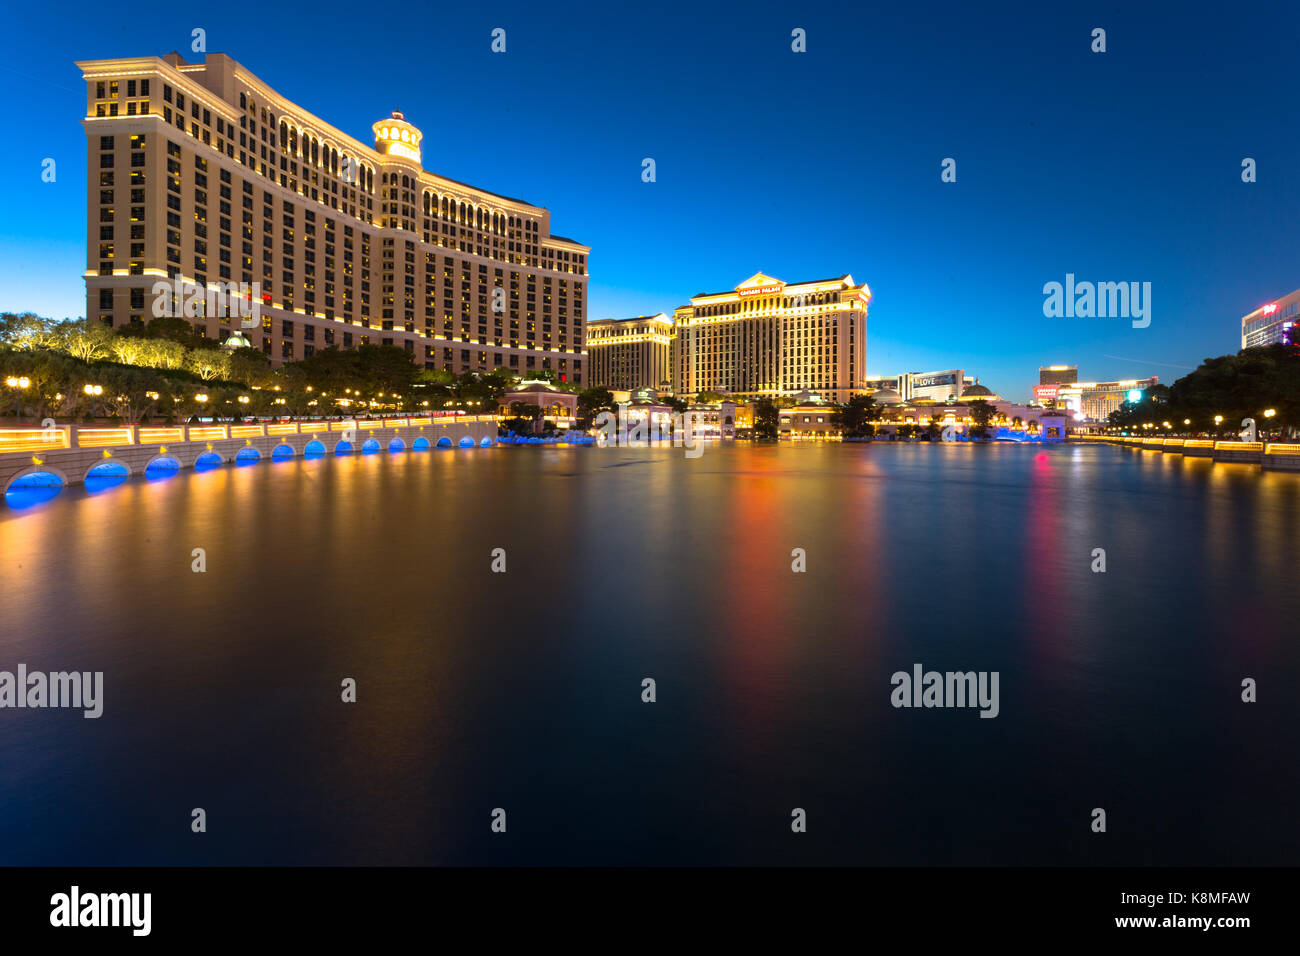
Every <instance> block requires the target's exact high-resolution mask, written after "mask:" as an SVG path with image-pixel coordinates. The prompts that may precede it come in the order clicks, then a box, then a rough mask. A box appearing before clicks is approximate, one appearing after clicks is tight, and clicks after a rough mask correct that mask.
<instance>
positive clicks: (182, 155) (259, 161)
mask: <svg viewBox="0 0 1300 956" xmlns="http://www.w3.org/2000/svg"><path fill="white" fill-rule="evenodd" d="M77 65H78V66H79V67H80V68H81V70H82V74H83V76H84V78H85V81H86V116H85V119H84V121H83V126H84V127H85V130H86V152H87V164H88V167H89V169H88V172H89V175H88V177H87V197H86V198H87V220H88V230H87V239H86V271H85V281H86V315H87V317H88V318H90V319H92V320H93V319H98V320H100V321H102V322H104V323H105V324H108V325H113V326H122V325H127V324H143V323H147V322H148V321H150V320H151V319H152V318H154V317H156V316H157V315H158V314H159V312H158V310H157V307H158V306H159V305H160V304H161V305H163V306H165V308H164V309H163V312H164V313H165V314H170V315H180V316H183V317H184V318H185V319H186V320H187V321H189V322H190V323H191V324H192V325H193V326H194V328H195V329H196V331H198V332H199V333H200V334H201V335H205V336H207V337H208V338H215V339H218V340H220V341H223V342H224V341H226V340H227V339H229V338H230V337H231V334H232V332H235V331H239V332H241V333H242V335H243V336H244V337H245V338H247V339H248V340H250V342H251V344H252V346H253V347H254V348H258V349H260V350H261V351H263V352H264V353H265V354H266V355H268V356H270V358H271V360H272V362H274V363H277V364H278V363H280V362H282V361H293V360H298V359H303V358H306V357H308V356H310V355H312V354H313V352H315V351H316V350H318V349H325V348H329V347H331V346H334V347H338V348H343V349H348V348H354V347H357V346H360V345H364V344H367V343H369V344H372V345H395V346H397V347H399V348H405V349H406V350H407V351H408V352H409V353H410V355H411V357H412V359H413V360H414V361H415V362H416V363H417V364H421V365H423V367H425V368H428V369H438V370H446V371H450V372H469V371H479V372H490V371H493V370H495V369H501V370H503V371H510V372H518V373H519V374H521V375H523V376H525V377H527V376H528V375H529V373H531V372H534V371H537V372H541V371H543V370H550V371H551V372H553V373H554V374H555V375H556V377H557V378H560V379H564V380H568V381H572V382H574V383H582V382H583V368H582V364H583V324H584V320H585V318H586V306H587V303H586V297H587V296H586V293H587V253H588V252H589V251H590V250H589V248H588V247H587V246H584V245H582V244H581V243H578V242H574V241H573V240H572V239H565V238H563V237H560V236H556V235H553V234H552V233H551V214H550V212H548V211H547V210H546V209H544V208H542V207H540V206H534V205H532V204H531V203H527V202H524V201H523V200H521V199H512V198H510V197H508V196H502V195H499V194H497V193H491V192H487V191H486V190H483V189H478V188H476V187H474V186H469V185H466V184H465V183H462V182H458V181H456V180H454V179H448V178H446V177H444V176H439V175H437V174H435V173H431V172H427V171H426V170H425V169H424V168H423V166H422V162H421V147H422V146H425V145H428V144H426V143H422V134H421V132H420V130H419V129H418V128H416V127H415V126H414V125H412V124H411V123H409V122H407V120H406V119H405V117H403V116H402V114H401V113H393V114H392V115H391V116H390V117H387V118H385V119H381V120H380V121H379V122H377V123H375V124H374V126H373V132H374V137H373V139H370V140H369V141H366V142H363V141H362V140H359V139H355V138H353V137H352V136H349V135H348V134H347V133H344V132H342V131H340V130H339V129H337V128H336V127H334V126H331V125H330V124H329V123H327V122H326V121H325V120H323V119H321V118H319V117H317V116H315V115H313V114H312V113H309V112H308V111H307V110H306V109H304V108H303V107H301V106H299V105H298V104H296V103H293V102H291V101H290V100H288V99H287V98H286V97H284V96H282V95H280V94H279V93H277V92H276V91H275V90H273V89H272V88H271V87H269V86H268V85H267V84H265V83H264V82H262V81H261V80H260V79H258V78H257V77H256V76H254V75H253V74H252V73H250V72H249V71H248V70H247V69H245V68H244V67H243V66H241V65H240V64H239V63H237V62H235V61H234V60H232V59H230V57H228V56H225V55H224V54H220V53H211V54H208V55H207V57H206V60H205V62H203V63H187V62H186V61H185V60H184V59H182V58H181V57H180V56H179V55H178V54H175V53H169V54H167V55H166V56H163V57H130V58H123V59H110V60H87V61H83V62H80V63H78V64H77ZM360 82H363V83H364V82H366V81H365V80H364V79H362V80H360ZM432 118H433V119H434V120H436V121H437V122H438V123H439V127H438V130H439V135H438V137H437V140H438V143H439V145H440V146H445V147H448V148H450V147H451V144H452V143H453V142H454V140H455V137H454V136H450V135H448V134H447V131H446V130H445V129H444V126H445V122H446V117H445V116H441V115H439V116H435V117H432ZM519 155H520V156H521V157H523V156H525V155H529V154H528V153H527V151H526V150H521V151H520V152H519ZM254 284H255V286H256V290H255V292H254ZM168 285H171V288H172V290H175V289H178V288H180V289H184V290H186V291H185V292H184V293H183V296H184V297H185V298H189V297H190V290H193V289H197V290H200V291H199V294H197V295H194V296H193V300H192V302H193V307H191V306H188V305H187V306H185V307H183V308H182V307H180V305H179V304H177V303H176V299H178V298H181V297H182V295H179V294H177V293H176V292H174V291H170V290H169V291H161V288H160V289H158V290H156V289H155V286H159V287H163V288H165V287H166V286H168ZM222 286H225V287H226V288H227V289H228V288H229V287H231V286H234V287H236V288H238V287H241V286H243V287H244V288H245V289H246V290H247V291H244V292H242V293H241V295H240V298H242V299H244V300H245V302H246V304H251V302H250V300H251V299H252V298H255V299H256V300H257V301H256V305H257V307H258V312H259V314H258V315H256V316H254V317H253V318H251V319H249V318H247V317H232V316H231V315H229V314H228V313H229V306H228V305H227V307H226V308H224V309H222V308H221V307H218V308H215V309H214V308H205V301H204V296H203V294H202V290H209V291H212V292H215V290H216V289H218V288H220V287H222ZM223 312H224V313H226V314H222V313H223Z"/></svg>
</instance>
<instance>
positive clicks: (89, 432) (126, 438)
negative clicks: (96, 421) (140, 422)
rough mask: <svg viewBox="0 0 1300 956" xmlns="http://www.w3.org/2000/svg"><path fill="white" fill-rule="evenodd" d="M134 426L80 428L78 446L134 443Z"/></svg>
mask: <svg viewBox="0 0 1300 956" xmlns="http://www.w3.org/2000/svg"><path fill="white" fill-rule="evenodd" d="M134 444H135V429H134V428H130V427H127V428H78V429H77V447H78V448H107V447H110V446H116V445H134Z"/></svg>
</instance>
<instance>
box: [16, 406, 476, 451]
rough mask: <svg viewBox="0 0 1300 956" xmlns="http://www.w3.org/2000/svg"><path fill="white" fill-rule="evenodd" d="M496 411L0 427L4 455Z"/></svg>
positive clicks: (428, 422) (471, 418)
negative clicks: (204, 422)
mask: <svg viewBox="0 0 1300 956" xmlns="http://www.w3.org/2000/svg"><path fill="white" fill-rule="evenodd" d="M495 421H496V416H495V415H426V416H423V417H420V418H384V419H370V420H366V419H360V420H358V419H342V420H326V419H322V420H319V421H299V422H266V423H260V424H244V425H236V424H211V425H139V426H137V425H121V426H112V427H101V426H80V425H57V426H53V427H50V428H0V455H4V454H8V453H28V454H30V453H32V452H43V451H59V450H63V449H72V448H120V447H123V446H127V445H168V444H178V443H183V442H211V441H224V440H227V439H236V438H242V439H252V438H262V437H270V436H282V435H299V434H304V435H305V434H312V433H314V432H318V431H320V432H345V431H348V430H357V431H362V432H375V431H380V430H383V429H399V428H423V427H424V426H446V425H469V424H474V423H483V422H493V423H494V422H495Z"/></svg>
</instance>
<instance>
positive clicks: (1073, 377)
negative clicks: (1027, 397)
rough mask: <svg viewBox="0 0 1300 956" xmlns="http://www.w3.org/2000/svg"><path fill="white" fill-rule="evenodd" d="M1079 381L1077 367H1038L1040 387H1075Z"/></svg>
mask: <svg viewBox="0 0 1300 956" xmlns="http://www.w3.org/2000/svg"><path fill="white" fill-rule="evenodd" d="M1078 380H1079V366H1077V365H1040V366H1039V367H1038V384H1039V385H1073V384H1074V383H1075V382H1077V381H1078Z"/></svg>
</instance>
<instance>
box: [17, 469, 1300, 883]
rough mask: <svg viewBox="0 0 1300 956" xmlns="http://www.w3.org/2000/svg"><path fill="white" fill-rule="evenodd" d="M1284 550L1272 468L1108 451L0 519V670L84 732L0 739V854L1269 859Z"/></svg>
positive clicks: (556, 859)
mask: <svg viewBox="0 0 1300 956" xmlns="http://www.w3.org/2000/svg"><path fill="white" fill-rule="evenodd" d="M1298 541H1300V475H1289V474H1276V473H1261V472H1260V471H1259V469H1258V468H1257V467H1254V466H1247V465H1230V464H1213V463H1211V462H1209V461H1207V460H1205V459H1183V458H1181V457H1179V456H1162V455H1160V454H1159V453H1153V452H1140V451H1134V450H1131V449H1120V448H1113V447H1105V446H1068V447H1065V446H1058V447H1045V448H1037V447H1026V446H970V445H930V444H919V445H904V444H887V445H870V444H863V445H849V444H846V445H834V444H832V445H801V446H788V445H782V446H748V445H744V444H740V445H737V446H735V447H730V446H728V447H716V446H713V447H710V448H709V449H708V450H707V451H706V452H705V453H704V455H703V456H702V457H700V458H697V459H687V458H686V457H685V456H684V455H683V453H682V451H681V450H680V449H671V448H656V449H597V448H572V449H569V448H547V447H541V448H539V447H525V448H498V449H487V450H471V451H444V452H425V453H409V452H408V453H405V454H398V455H389V454H386V453H385V454H379V455H373V456H368V457H348V458H334V457H327V458H324V459H320V460H314V461H304V460H302V459H296V460H293V461H289V462H284V463H274V464H272V463H269V462H266V463H262V464H259V465H256V466H253V467H246V468H235V467H230V466H225V467H222V468H220V469H217V470H215V471H211V472H208V473H205V474H196V473H194V472H192V471H190V472H182V473H181V474H180V475H178V476H176V477H173V478H171V479H170V480H165V481H152V482H146V481H144V480H142V479H134V478H133V479H131V480H129V481H128V482H126V483H125V484H122V485H121V486H119V487H116V488H111V489H107V490H102V491H100V492H98V493H94V494H92V493H90V492H88V491H87V490H85V489H82V488H71V489H68V490H65V491H64V492H63V493H62V494H61V495H60V496H59V497H57V498H55V499H53V500H52V501H49V502H47V503H45V504H40V505H37V506H34V507H31V508H27V509H24V510H13V509H5V508H0V615H2V616H0V670H8V671H14V670H15V669H16V666H17V665H18V664H19V663H24V664H26V665H27V667H28V669H29V670H42V671H60V670H78V671H103V673H104V701H103V716H102V717H101V718H99V719H97V720H88V719H84V718H83V717H82V716H81V713H80V712H79V711H69V710H52V709H46V710H32V709H23V710H16V709H4V710H0V864H214V863H215V864H334V863H338V864H444V863H456V864H465V863H472V864H493V863H528V864H533V863H557V864H589V863H593V864H594V863H612V864H630V863H687V864H693V863H726V864H749V863H776V864H805V863H811V864H826V863H829V864H842V863H853V864H1057V863H1060V864H1067V863H1068V864H1168V865H1180V864H1191V865H1195V864H1283V863H1286V864H1294V863H1295V862H1296V860H1297V858H1300V828H1297V827H1296V825H1295V811H1296V808H1297V806H1298V805H1300V802H1298V801H1297V797H1298V796H1300V761H1297V754H1298V753H1300V695H1297V693H1296V691H1297V688H1300V644H1298V642H1297V633H1300V628H1297V626H1296V621H1297V610H1298V609H1300V600H1298V599H1297V594H1298V593H1300V592H1298V590H1297V554H1298V548H1297V542H1298ZM196 548H202V549H204V551H205V553H206V566H207V570H206V572H205V573H195V572H194V571H193V570H192V567H191V566H192V562H193V561H194V558H193V557H192V552H193V551H194V549H196ZM496 548H502V549H504V550H505V556H506V557H505V560H506V571H505V573H493V572H492V570H491V564H492V561H493V558H492V552H493V549H496ZM795 548H802V549H804V552H805V553H806V567H807V570H806V572H804V573H793V572H792V570H791V564H792V560H793V559H792V556H791V553H792V550H793V549H795ZM1098 548H1101V549H1104V550H1105V561H1106V571H1105V573H1095V572H1094V571H1093V570H1092V569H1091V568H1092V566H1093V564H1094V562H1095V559H1094V557H1093V552H1094V549H1098ZM916 664H920V665H922V666H923V667H924V668H925V669H926V670H930V669H935V670H939V671H967V670H974V671H986V672H997V673H998V674H999V678H1000V683H999V688H1000V690H999V694H1000V698H999V713H998V716H997V717H996V718H993V719H984V718H980V717H979V711H978V710H975V709H960V708H932V709H928V708H919V709H911V708H895V707H893V706H891V703H890V697H891V691H892V690H893V688H892V686H891V675H892V674H893V673H894V672H896V671H906V672H911V670H912V668H913V666H914V665H916ZM345 678H353V679H355V680H356V682H357V688H358V690H357V702H356V703H343V702H341V700H340V693H341V691H340V686H341V682H342V681H343V680H344V679H345ZM644 678H652V679H653V680H654V681H655V682H656V684H655V691H656V697H657V699H656V701H655V702H654V703H644V702H643V701H642V697H641V695H642V681H643V679H644ZM1245 678H1253V679H1254V680H1255V681H1257V684H1258V702H1256V703H1244V702H1242V700H1241V693H1242V690H1241V683H1242V680H1243V679H1245ZM196 807H201V808H203V809H204V810H205V811H206V814H207V832H206V833H204V834H195V833H192V832H191V830H190V822H191V810H192V809H193V808H196ZM495 808H502V809H504V810H505V811H506V821H507V824H506V832H505V833H493V832H492V830H491V823H492V812H493V810H494V809H495ZM795 808H802V809H803V810H804V811H805V812H806V814H807V832H806V833H801V834H797V833H792V832H791V819H792V817H791V814H792V811H793V810H794V809H795ZM1094 808H1103V809H1104V810H1105V811H1106V814H1107V832H1106V833H1104V834H1097V833H1093V832H1091V829H1090V824H1091V822H1092V811H1093V809H1094Z"/></svg>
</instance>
